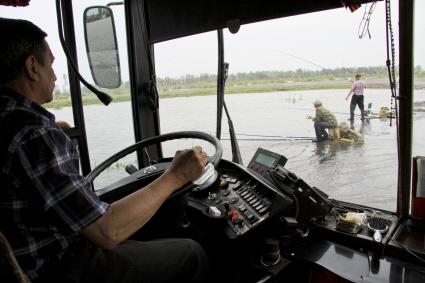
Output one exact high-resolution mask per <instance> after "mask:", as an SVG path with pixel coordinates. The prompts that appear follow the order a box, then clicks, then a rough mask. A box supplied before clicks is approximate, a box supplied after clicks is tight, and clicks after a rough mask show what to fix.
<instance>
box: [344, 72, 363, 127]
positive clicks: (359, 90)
mask: <svg viewBox="0 0 425 283" xmlns="http://www.w3.org/2000/svg"><path fill="white" fill-rule="evenodd" d="M355 79H356V80H355V81H354V83H353V86H352V87H351V89H350V91H349V92H348V94H347V96H346V97H345V100H348V98H349V97H350V95H351V94H352V95H353V96H352V97H351V103H350V122H351V123H353V122H354V110H355V109H356V105H358V106H359V109H360V111H361V115H362V121H363V120H364V96H363V93H364V89H365V88H366V83H365V82H364V81H363V80H362V75H360V74H357V75H356V76H355Z"/></svg>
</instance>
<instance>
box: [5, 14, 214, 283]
mask: <svg viewBox="0 0 425 283" xmlns="http://www.w3.org/2000/svg"><path fill="white" fill-rule="evenodd" d="M46 36H47V35H46V33H45V32H44V31H42V30H41V29H40V28H39V27H37V26H35V25H34V24H32V23H31V22H28V21H24V20H14V19H5V18H0V38H1V39H2V43H1V44H0V129H1V132H2V133H1V135H0V157H1V158H0V184H1V186H0V215H1V217H0V231H1V232H2V233H3V234H4V235H5V236H6V238H7V239H8V241H9V242H10V245H11V247H12V249H13V251H14V255H15V257H16V259H17V260H18V263H19V265H20V266H21V268H22V269H23V271H24V272H25V274H26V275H27V276H28V277H29V278H30V279H31V281H32V282H35V283H37V282H80V283H83V282H102V283H107V282H204V281H206V280H205V278H206V276H207V270H208V263H207V260H206V257H205V254H204V251H203V250H202V248H201V247H200V245H199V244H197V243H196V242H194V241H193V240H190V239H161V240H156V241H149V242H139V241H128V240H127V239H128V238H129V237H130V236H131V235H132V234H133V233H135V232H136V231H138V230H139V229H140V228H141V227H143V226H144V225H145V224H146V223H147V222H148V221H149V220H150V219H151V217H152V216H153V215H154V214H155V213H156V211H157V210H158V209H159V208H160V206H161V205H162V204H163V203H164V202H165V200H166V199H167V198H168V197H169V196H170V195H171V194H172V193H173V192H174V191H176V190H178V189H179V188H181V187H182V186H183V185H184V184H186V183H188V182H190V181H192V180H195V179H196V178H198V177H199V176H200V175H201V174H202V172H203V171H204V167H205V165H206V162H207V159H206V154H205V152H203V151H202V149H201V148H200V147H195V148H193V149H187V150H183V151H179V152H177V153H176V155H175V157H174V159H173V161H172V163H171V166H170V168H169V169H168V170H166V171H165V172H164V174H162V175H161V176H160V177H159V178H157V179H156V180H155V181H153V182H152V183H150V184H149V185H147V186H146V187H144V188H141V189H139V190H137V191H135V192H133V193H131V194H129V195H127V196H126V197H124V198H122V199H120V200H117V201H116V202H114V203H111V204H109V203H105V202H103V201H101V200H100V199H99V198H98V197H97V195H96V194H95V193H94V192H93V191H92V189H91V185H90V183H89V182H88V181H87V180H86V178H85V177H84V176H82V175H80V173H79V168H78V165H79V155H78V152H77V149H76V148H75V146H74V144H73V142H72V141H71V140H70V139H69V137H68V136H67V135H66V134H65V133H64V132H63V131H62V129H61V128H59V127H58V125H57V124H56V123H55V117H54V115H53V114H52V113H50V112H49V111H47V110H46V109H45V108H43V107H42V106H41V105H42V104H44V103H47V102H49V101H51V100H52V98H53V89H54V86H55V80H56V76H55V73H54V71H53V68H52V63H53V60H54V57H53V54H52V52H51V51H50V48H49V45H48V44H47V42H46V40H45V37H46Z"/></svg>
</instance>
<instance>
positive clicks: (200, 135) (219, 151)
mask: <svg viewBox="0 0 425 283" xmlns="http://www.w3.org/2000/svg"><path fill="white" fill-rule="evenodd" d="M186 138H193V139H200V140H205V141H207V142H209V143H210V144H212V145H213V146H214V148H215V153H214V155H212V156H209V157H208V163H211V164H212V165H214V167H216V166H217V165H218V163H219V162H220V160H221V157H222V155H223V147H222V145H221V143H220V141H219V140H218V139H217V138H216V137H214V136H212V135H209V134H207V133H204V132H197V131H182V132H173V133H167V134H163V135H159V136H155V137H152V138H148V139H145V140H142V141H140V142H137V143H135V144H133V145H131V146H129V147H127V148H125V149H123V150H121V151H119V152H117V153H115V154H114V155H112V156H111V157H109V158H108V159H106V160H105V161H103V162H102V163H101V164H99V165H98V166H97V167H96V168H94V169H93V170H92V171H91V172H90V173H89V174H88V175H87V177H86V178H87V179H88V181H89V182H90V183H91V184H93V182H94V180H95V179H96V178H97V176H99V174H100V173H102V172H103V171H104V170H105V169H106V168H108V167H109V166H111V165H112V164H113V163H114V162H116V161H118V160H120V159H121V158H123V157H125V156H127V155H128V154H130V153H132V152H134V151H136V150H138V149H140V148H144V147H147V146H150V145H153V144H158V143H161V142H164V141H170V140H176V139H186ZM147 168H149V167H145V168H141V169H140V170H139V171H141V170H144V169H147ZM192 185H193V184H192V183H189V185H186V186H184V187H183V188H181V189H180V190H178V191H176V192H174V194H176V193H177V194H180V193H183V191H186V190H187V189H189V188H191V187H192ZM174 194H173V195H174Z"/></svg>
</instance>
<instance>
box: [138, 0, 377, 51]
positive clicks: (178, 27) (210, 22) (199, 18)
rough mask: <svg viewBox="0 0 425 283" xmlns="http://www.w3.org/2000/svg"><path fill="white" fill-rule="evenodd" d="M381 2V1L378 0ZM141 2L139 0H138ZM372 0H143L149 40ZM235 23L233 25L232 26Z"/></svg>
mask: <svg viewBox="0 0 425 283" xmlns="http://www.w3.org/2000/svg"><path fill="white" fill-rule="evenodd" d="M380 1H382V0H380ZM141 2H142V1H141ZM368 2H376V1H373V0H315V1H311V0H297V1H293V0H280V1H276V0H262V1H258V0H232V1H228V0H202V1H199V0H184V1H175V0H146V1H145V9H146V11H147V14H148V27H149V28H148V29H149V35H150V41H151V43H158V42H161V41H166V40H170V39H175V38H179V37H184V36H189V35H193V34H198V33H203V32H208V31H213V30H219V29H224V28H229V29H230V31H231V32H232V30H233V29H235V30H236V31H237V27H238V26H239V25H244V24H249V23H254V22H259V21H265V20H271V19H276V18H282V17H289V16H295V15H299V14H307V13H312V12H317V11H323V10H329V9H336V8H341V7H346V8H347V9H350V10H355V9H357V8H359V7H360V4H364V3H368ZM235 26H236V27H235Z"/></svg>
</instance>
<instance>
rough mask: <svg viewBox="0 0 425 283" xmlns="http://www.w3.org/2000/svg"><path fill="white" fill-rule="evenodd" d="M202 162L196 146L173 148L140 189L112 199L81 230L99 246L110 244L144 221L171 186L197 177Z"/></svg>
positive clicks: (112, 244)
mask: <svg viewBox="0 0 425 283" xmlns="http://www.w3.org/2000/svg"><path fill="white" fill-rule="evenodd" d="M205 165H206V155H205V153H203V152H202V149H201V148H200V147H195V148H193V149H190V150H184V151H180V152H177V153H176V155H175V157H174V159H173V162H172V164H171V167H170V168H169V169H168V170H167V171H166V172H165V173H164V174H162V175H161V176H160V177H159V178H158V179H156V180H155V181H154V182H152V183H151V184H149V185H147V186H146V187H144V188H143V189H140V190H137V191H135V192H134V193H132V194H130V195H128V196H126V197H124V198H122V199H120V200H118V201H116V202H114V203H112V205H111V206H110V208H109V209H108V210H107V211H106V212H105V214H104V215H103V216H101V217H100V218H98V219H97V220H96V221H95V222H93V223H92V224H90V225H89V226H87V227H86V228H84V229H83V230H82V231H81V234H82V235H83V236H85V237H86V238H88V239H89V240H90V241H92V242H94V243H95V244H96V245H98V246H100V247H102V248H105V249H111V248H113V247H114V246H115V245H117V244H119V243H120V242H122V241H124V240H126V239H127V238H128V237H130V236H131V235H132V234H133V233H135V232H136V231H137V230H139V229H140V228H141V227H142V226H143V225H145V224H146V223H147V222H148V221H149V219H150V218H151V217H152V216H153V215H154V214H155V212H156V211H157V210H158V209H159V207H160V206H161V205H162V204H163V203H164V201H165V200H166V199H167V198H168V197H169V196H170V195H171V194H172V193H173V192H174V191H175V190H177V189H179V188H180V187H182V186H183V185H184V184H186V183H188V182H190V181H193V180H195V179H196V178H197V177H199V176H200V175H201V173H202V172H203V170H204V167H205Z"/></svg>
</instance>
